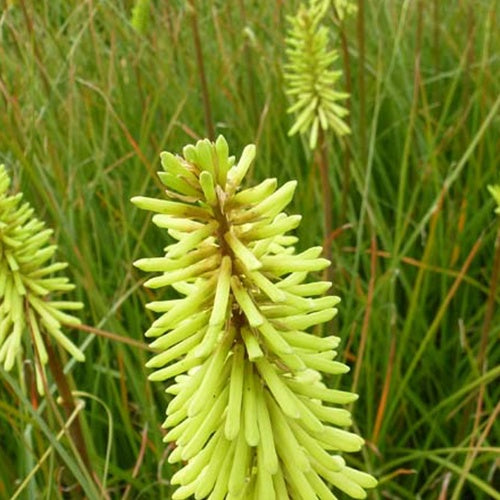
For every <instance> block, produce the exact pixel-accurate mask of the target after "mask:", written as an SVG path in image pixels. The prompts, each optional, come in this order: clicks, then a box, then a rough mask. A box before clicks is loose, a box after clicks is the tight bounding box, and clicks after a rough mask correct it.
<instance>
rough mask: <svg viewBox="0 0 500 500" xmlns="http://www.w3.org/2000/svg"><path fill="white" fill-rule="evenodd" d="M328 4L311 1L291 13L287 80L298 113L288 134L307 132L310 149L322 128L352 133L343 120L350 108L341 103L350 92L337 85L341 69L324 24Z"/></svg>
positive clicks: (313, 146)
mask: <svg viewBox="0 0 500 500" xmlns="http://www.w3.org/2000/svg"><path fill="white" fill-rule="evenodd" d="M327 7H328V3H327V2H325V1H322V2H317V1H316V2H312V3H311V5H310V6H309V7H305V6H301V7H300V9H299V11H298V13H297V14H296V15H295V16H293V17H292V16H289V17H288V21H289V23H290V30H289V32H288V36H287V38H286V43H287V49H286V54H287V56H288V62H287V64H285V81H286V84H287V89H286V93H287V95H288V96H289V97H290V99H291V101H292V105H291V106H290V107H289V108H288V112H289V113H293V114H294V115H295V116H296V118H295V123H294V124H293V126H292V127H291V129H290V130H289V132H288V135H293V134H295V133H297V132H301V133H302V134H308V135H309V147H310V148H311V149H314V148H315V147H316V144H317V142H318V136H319V130H320V129H322V130H324V131H326V130H330V129H331V130H333V131H334V132H335V133H336V134H338V135H345V134H348V133H350V129H349V127H348V126H347V124H346V123H345V122H344V120H343V118H344V117H345V116H346V115H347V109H346V108H344V107H343V106H341V105H340V104H339V103H338V102H339V101H342V100H344V99H346V98H347V97H348V94H346V93H345V92H340V91H338V90H336V89H335V87H336V85H337V82H338V80H339V79H340V77H341V75H342V72H341V71H334V70H332V66H333V64H334V62H335V61H336V60H337V58H338V54H337V51H336V50H330V49H329V48H328V29H327V28H326V27H325V26H322V25H321V21H322V18H323V16H324V14H325V11H326V9H327Z"/></svg>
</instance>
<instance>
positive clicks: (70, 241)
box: [0, 0, 500, 499]
mask: <svg viewBox="0 0 500 500" xmlns="http://www.w3.org/2000/svg"><path fill="white" fill-rule="evenodd" d="M7 4H8V5H6V4H5V3H3V4H2V5H3V7H2V11H1V13H0V102H1V107H0V161H1V162H2V163H5V164H6V165H7V167H8V169H9V170H10V172H11V173H12V174H13V177H14V185H15V188H19V189H22V190H23V191H24V193H25V197H26V199H27V200H29V201H30V202H31V203H32V204H33V205H34V206H35V207H36V212H37V215H38V216H39V217H41V218H43V219H45V220H46V221H47V223H48V224H49V225H50V226H51V227H53V228H55V230H56V239H57V241H58V243H59V246H60V250H59V256H60V257H61V258H65V259H66V260H68V261H69V262H70V264H71V266H70V275H71V276H72V279H73V280H74V282H75V283H76V285H77V291H76V292H75V293H73V294H72V296H73V297H75V299H80V300H82V301H83V302H85V304H86V309H85V312H84V313H83V315H82V319H83V321H84V322H85V324H86V325H90V326H93V327H97V328H99V329H102V330H105V331H107V332H112V333H114V334H117V335H118V336H119V337H121V338H123V339H134V340H135V341H137V342H142V333H143V332H144V331H145V329H146V328H147V325H148V324H150V322H151V321H152V320H153V317H152V315H151V314H150V313H149V312H147V311H145V309H144V303H145V302H146V301H147V300H149V299H151V296H148V295H150V292H147V291H145V290H142V289H141V283H142V281H143V280H144V275H142V274H140V273H139V272H137V271H136V270H134V269H133V267H132V265H131V263H132V261H133V260H135V259H137V258H139V257H142V256H153V255H158V254H159V253H160V251H161V248H162V247H163V246H164V245H165V242H166V238H165V235H164V234H162V233H161V232H160V231H159V230H157V229H155V228H154V227H153V226H152V225H151V224H149V223H148V220H147V218H146V215H145V214H144V213H140V212H139V211H137V210H136V209H135V208H134V207H133V206H132V205H131V204H130V203H129V199H130V197H131V196H133V195H137V194H147V193H149V194H153V195H154V194H157V193H158V186H157V181H156V180H155V177H154V172H155V171H156V169H157V168H158V164H159V162H158V154H159V152H160V151H162V150H169V151H173V152H177V151H179V150H180V148H181V147H182V146H183V145H184V144H186V143H189V142H192V141H193V140H195V139H197V138H201V137H204V136H206V135H207V127H206V124H205V121H204V105H203V99H202V93H201V86H200V80H199V66H200V65H199V61H198V60H197V58H196V53H195V45H194V42H193V32H192V30H191V22H192V19H191V15H192V14H191V13H190V12H191V11H190V10H189V8H188V7H187V6H186V4H185V3H184V2H181V1H172V2H152V5H151V12H150V16H149V24H148V26H147V29H146V32H145V34H144V35H140V34H138V33H137V32H135V31H134V30H133V29H132V27H131V26H130V22H129V19H130V12H131V9H132V6H133V5H132V4H133V2H131V1H125V0H122V1H113V2H112V1H109V0H100V1H99V0H86V1H68V2H66V1H53V0H51V1H49V0H40V1H37V2H30V1H27V0H18V1H10V2H7ZM197 4H198V5H197V7H196V14H197V22H198V26H199V35H200V40H201V48H202V52H203V58H204V67H205V72H206V78H207V88H208V95H209V99H210V103H211V110H212V116H213V122H214V124H215V129H216V132H217V133H223V134H224V135H225V136H226V138H227V139H228V142H229V144H230V146H231V147H232V150H233V152H234V153H235V154H237V155H239V153H240V152H241V150H242V148H243V147H244V145H245V144H247V143H249V142H256V143H257V147H258V156H257V160H256V163H255V167H254V168H253V171H252V173H251V177H252V178H253V180H255V181H258V180H261V179H263V178H265V177H268V176H273V177H277V178H278V179H279V182H280V183H283V182H285V181H287V180H289V179H292V178H296V179H298V180H299V187H298V189H297V194H296V197H295V200H294V202H293V203H292V207H291V210H292V211H293V212H296V213H301V214H303V215H304V218H303V222H302V225H301V227H300V229H299V230H298V234H299V236H300V238H301V243H300V245H301V247H307V246H310V245H313V244H321V243H322V241H323V229H322V227H323V225H322V207H321V186H320V182H319V171H318V167H317V166H316V162H315V161H314V158H313V156H312V155H311V154H310V153H309V152H308V150H307V147H306V142H305V141H303V140H302V139H301V138H300V137H293V138H291V139H290V138H288V137H287V130H288V128H289V127H290V126H291V123H292V118H291V117H289V116H288V115H287V114H286V107H287V105H288V103H287V100H286V98H285V96H284V92H283V74H282V62H283V58H284V36H285V33H286V15H287V14H292V13H294V12H295V9H296V7H297V6H298V2H296V1H288V2H282V1H263V2H250V1H249V0H239V1H238V2H233V1H231V2H230V1H222V0H219V1H216V0H210V1H206V2H197ZM495 4H496V2H495V1H494V0H460V1H458V0H450V1H448V2H445V3H443V2H439V1H437V0H434V1H431V0H429V1H425V2H424V1H422V0H420V1H400V0H397V1H396V0H384V1H375V0H359V12H358V16H353V17H350V18H348V19H347V20H346V21H345V22H344V23H343V24H342V25H338V23H335V21H334V18H333V16H332V17H331V19H329V22H330V23H331V33H332V44H335V45H337V46H339V47H340V46H341V41H342V40H341V37H342V36H343V37H344V42H345V48H346V51H344V52H343V57H341V58H340V60H339V67H342V68H343V69H344V70H345V75H346V81H345V85H346V87H348V88H350V91H351V93H352V98H351V101H350V105H351V108H352V112H351V117H350V120H351V127H352V130H353V133H352V135H351V136H349V137H347V138H346V139H345V140H344V139H343V140H342V141H340V142H339V141H338V140H337V139H335V138H334V137H331V138H330V148H329V161H330V183H331V188H332V190H333V200H334V213H333V219H334V226H335V228H342V231H340V232H335V236H336V237H335V238H334V240H333V245H332V252H333V262H334V276H335V292H336V293H338V294H339V295H340V296H342V298H343V303H342V306H341V309H340V317H339V320H338V323H337V324H336V325H335V328H336V331H337V333H338V334H339V335H340V336H341V337H342V339H343V344H342V346H343V348H344V350H343V352H342V356H343V357H344V359H346V360H347V362H348V363H349V364H352V365H353V367H354V368H353V370H352V371H351V373H350V374H349V375H346V376H344V377H343V378H342V380H341V381H340V386H341V387H343V388H353V389H354V390H356V391H357V392H359V393H360V395H361V397H360V400H359V402H357V403H356V404H355V406H354V407H353V411H354V417H355V422H356V429H357V430H358V431H359V432H360V433H361V434H362V435H363V436H364V437H366V439H367V446H366V448H365V449H364V451H363V453H362V454H359V456H357V457H355V458H352V459H350V460H352V461H353V462H354V463H356V465H359V466H361V467H363V468H365V469H366V470H369V471H370V472H372V473H373V474H374V475H376V476H377V477H378V478H379V479H380V486H379V488H378V489H377V490H376V491H375V492H374V493H370V495H372V496H373V498H403V499H406V498H408V499H413V498H425V499H427V498H440V499H445V498H452V499H462V498H464V499H469V498H470V499H475V498H478V499H481V498H492V497H495V498H499V494H498V493H497V491H496V490H495V478H496V480H497V482H496V486H497V487H498V477H499V475H498V474H499V473H498V465H499V464H498V452H499V451H500V450H499V448H498V438H499V426H498V424H497V425H495V420H496V418H497V415H498V411H499V406H498V401H499V399H500V398H499V396H500V384H498V379H499V375H500V369H499V366H498V360H499V349H498V335H499V331H500V316H499V313H498V310H499V309H498V306H499V303H500V293H499V291H498V289H497V286H496V279H498V278H495V272H496V273H498V267H500V259H498V257H497V260H496V261H495V257H494V256H495V251H497V252H498V248H499V240H500V238H499V236H498V234H499V233H498V227H499V222H498V217H495V216H494V214H493V201H492V200H491V198H490V197H489V195H488V193H487V190H486V186H487V184H489V183H494V182H499V181H500V169H499V160H498V156H499V148H498V146H499V144H498V137H499V134H498V133H499V119H498V116H499V114H498V108H499V97H498V96H499V94H500V92H499V91H500V78H499V74H500V72H499V49H500V45H499V33H500V30H499V29H498V11H496V10H495ZM495 240H496V245H497V246H495ZM496 249H497V250H496ZM495 262H496V264H495ZM495 269H496V271H495ZM497 276H498V274H497ZM72 335H73V336H74V337H75V338H77V339H79V343H80V344H81V345H82V346H83V347H84V348H85V351H86V355H87V361H86V362H85V363H84V364H74V363H72V362H68V363H67V365H66V369H67V372H68V374H69V375H68V376H69V377H70V379H71V380H72V384H73V386H74V388H75V389H77V390H78V391H81V392H80V393H79V398H80V399H81V400H82V401H84V402H85V408H84V409H83V411H82V414H83V416H84V419H83V425H84V436H85V440H86V443H87V446H88V448H89V451H90V454H91V458H92V464H93V467H94V469H95V471H96V474H97V475H98V476H99V477H100V478H101V482H102V483H105V484H104V488H105V490H106V492H107V495H109V497H111V498H169V496H170V494H169V492H170V489H169V483H168V479H169V477H170V476H171V474H172V466H170V465H169V464H168V463H167V462H166V458H167V456H168V453H169V450H168V449H166V448H165V446H164V445H163V444H162V442H161V438H162V431H161V430H160V424H161V422H162V420H163V414H164V409H165V407H166V401H167V397H166V395H165V394H164V392H163V389H164V388H163V387H162V386H161V384H150V383H148V382H147V375H148V371H147V370H146V369H145V368H144V363H145V361H146V359H147V357H148V354H147V352H146V351H145V350H143V349H140V348H139V347H134V346H130V345H127V344H125V343H123V342H120V341H117V340H114V339H110V338H107V337H105V336H103V335H102V334H100V335H94V334H90V333H88V332H77V331H74V332H72ZM31 373H32V365H31V364H29V363H27V364H26V365H25V370H24V378H23V380H24V383H25V384H26V386H27V387H26V388H23V387H22V385H20V384H19V382H17V381H16V380H18V379H17V378H16V377H14V373H12V374H6V373H5V372H4V371H0V439H1V450H2V451H1V453H0V498H9V497H11V495H12V494H13V493H14V491H15V490H16V489H17V488H18V486H19V485H20V483H21V482H22V481H23V479H24V478H26V477H27V476H28V473H29V472H30V471H31V470H33V468H34V467H37V469H36V471H35V474H34V475H33V476H32V478H31V480H28V481H27V482H26V486H24V485H23V488H22V491H21V497H24V498H51V499H52V498H63V497H64V498H66V497H71V496H73V497H75V498H81V497H82V495H83V494H84V493H85V494H86V495H87V496H89V497H91V498H92V497H96V496H97V495H99V494H101V495H102V492H101V493H98V491H97V490H96V486H94V485H93V482H92V480H91V479H90V478H89V477H88V475H87V474H86V472H85V469H84V468H83V467H82V463H81V460H80V457H79V452H78V450H76V449H74V448H72V447H71V445H70V443H69V441H68V439H67V438H66V437H65V436H64V435H60V431H61V428H62V426H63V425H64V419H63V418H61V415H60V414H58V410H57V405H56V404H51V399H50V398H49V399H48V401H45V400H43V399H40V398H38V397H37V396H36V394H33V393H32V392H30V387H31V383H32V382H31ZM336 383H337V380H335V381H332V384H336ZM26 390H27V391H28V393H27V394H28V395H27V396H26V395H24V394H26V392H25V391H26ZM91 395H92V396H91ZM478 401H479V403H478ZM52 403H53V401H52ZM49 447H52V448H51V449H53V450H55V452H51V453H48V454H45V455H44V453H45V451H46V450H47V449H49Z"/></svg>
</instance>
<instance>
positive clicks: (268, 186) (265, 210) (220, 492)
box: [132, 136, 376, 500]
mask: <svg viewBox="0 0 500 500" xmlns="http://www.w3.org/2000/svg"><path fill="white" fill-rule="evenodd" d="M183 154H184V156H174V155H171V154H170V153H163V154H162V164H163V167H164V169H165V173H166V174H167V175H160V179H161V180H162V182H163V183H164V184H165V185H166V187H167V195H169V193H171V190H172V199H173V200H176V199H177V196H180V195H182V196H184V195H188V193H189V197H190V199H191V200H192V201H190V202H187V201H184V202H183V203H180V202H178V201H173V200H160V199H154V198H143V197H136V198H133V199H132V201H133V202H134V203H135V204H136V205H137V206H139V207H140V208H144V209H146V210H150V211H152V212H155V213H156V214H157V215H154V217H153V221H154V222H155V223H156V224H157V225H158V226H160V227H165V228H167V229H168V231H169V232H170V233H171V236H172V237H173V238H174V239H175V240H176V241H174V242H173V243H172V244H170V245H168V246H167V247H166V249H165V255H164V256H163V257H159V258H158V257H155V258H149V259H148V258H146V259H140V260H139V261H137V262H136V266H137V267H139V268H140V269H142V270H145V271H156V272H158V273H159V274H158V275H157V276H155V277H153V278H151V279H149V280H148V281H147V282H146V286H147V287H149V288H155V289H158V288H162V287H165V286H172V287H173V288H174V289H175V290H176V291H177V293H178V295H179V297H178V298H175V299H172V300H162V301H157V302H153V303H151V304H149V305H148V307H149V309H151V310H153V311H156V312H158V313H159V314H160V316H159V317H158V319H157V320H156V321H154V323H153V325H152V326H151V328H150V329H149V330H148V331H147V332H146V336H148V337H149V336H151V337H154V342H153V343H152V344H151V346H152V347H153V348H154V349H155V350H156V351H157V354H156V355H155V356H154V357H153V358H152V359H151V360H150V361H149V363H148V367H151V368H153V369H154V370H155V371H154V372H153V373H152V374H151V376H150V379H151V380H157V381H165V380H167V379H173V382H174V383H173V384H172V385H169V386H168V387H167V392H168V393H170V394H173V395H174V397H173V399H172V400H171V401H170V403H169V405H168V408H167V419H166V421H165V423H164V426H165V427H166V428H167V429H168V432H167V434H166V436H165V441H166V442H174V443H175V444H176V448H175V449H174V451H173V452H172V453H171V454H170V456H169V462H170V463H175V462H179V461H183V462H184V464H183V466H182V468H181V469H180V470H179V471H178V472H177V473H176V474H175V475H174V476H173V478H172V484H174V485H178V488H177V490H176V491H175V492H174V493H173V496H172V498H173V499H183V498H189V497H191V496H193V495H194V497H195V498H197V499H202V498H221V499H222V498H240V499H253V498H259V499H260V498H279V499H282V498H291V499H297V500H299V499H301V498H335V496H334V495H333V493H331V492H330V489H329V488H330V485H331V486H334V487H335V488H337V489H338V490H340V491H343V492H345V493H347V494H348V495H350V496H352V497H353V498H364V497H365V496H366V493H365V489H367V488H373V487H374V486H375V485H376V480H375V479H374V478H373V477H372V476H370V475H369V474H365V473H364V472H359V471H357V470H354V469H351V468H350V467H348V466H347V465H346V462H345V460H344V458H343V457H342V454H343V453H349V452H355V451H359V450H360V448H361V447H362V445H363V439H361V438H360V437H359V436H357V435H356V434H353V433H351V432H349V431H347V430H345V427H348V426H349V425H351V416H350V413H349V412H348V411H347V410H346V409H344V408H339V406H341V405H345V404H348V403H352V402H353V401H355V400H356V399H357V396H356V395H355V394H352V393H350V392H344V391H338V390H334V389H329V388H328V387H327V386H326V385H325V383H324V381H323V373H328V374H335V375H337V374H342V373H345V372H347V371H348V370H349V368H348V367H347V366H346V365H345V364H343V363H341V362H338V361H336V360H334V358H335V357H336V352H335V351H334V349H335V348H336V347H337V346H338V344H339V342H340V339H339V338H338V337H334V336H328V337H324V338H320V337H317V336H315V335H313V334H311V333H308V332H307V330H308V329H309V328H310V327H311V326H313V325H317V324H320V323H324V322H326V321H329V320H330V319H331V318H332V317H333V316H334V315H335V314H336V312H337V309H336V308H335V306H336V305H337V304H338V302H339V301H340V299H339V298H338V297H332V296H327V297H318V295H321V294H322V293H324V292H325V291H326V290H327V289H328V288H329V287H330V286H331V283H329V282H324V281H312V282H308V283H305V280H306V278H307V276H308V273H310V272H314V271H319V270H322V269H324V268H325V267H326V266H328V265H329V261H327V260H326V259H323V258H320V257H319V255H320V253H321V248H320V247H314V248H310V249H308V250H306V251H304V252H302V253H300V254H297V253H296V252H295V248H294V247H293V245H294V243H295V242H296V238H295V237H292V236H290V235H288V234H287V233H288V232H289V231H291V230H293V229H294V228H296V227H297V225H298V224H299V223H300V217H297V216H293V215H292V216H289V215H287V214H285V213H284V212H283V210H284V209H285V207H286V206H287V205H288V204H289V203H290V201H291V199H292V196H293V192H294V190H295V188H296V183H295V182H289V183H287V184H285V185H284V186H283V187H281V188H279V189H278V188H277V183H276V181H275V180H274V179H271V180H267V181H264V182H262V183H261V184H259V185H257V186H255V187H250V188H247V189H242V186H241V183H242V181H243V179H244V176H245V174H246V173H247V172H248V169H249V168H250V166H251V163H252V162H253V160H254V157H255V147H254V146H253V145H252V146H247V147H246V148H245V150H244V151H243V154H242V157H241V159H240V160H239V161H238V162H236V163H235V164H234V166H232V163H233V162H232V161H230V160H229V156H228V146H227V143H226V141H225V139H224V138H223V137H222V136H220V137H219V138H218V139H217V141H216V142H215V143H212V142H209V141H207V140H203V141H199V142H198V143H196V144H195V145H190V146H186V147H185V148H184V150H183ZM162 174H163V173H162ZM187 186H189V187H187ZM160 218H161V219H160ZM339 427H341V428H339Z"/></svg>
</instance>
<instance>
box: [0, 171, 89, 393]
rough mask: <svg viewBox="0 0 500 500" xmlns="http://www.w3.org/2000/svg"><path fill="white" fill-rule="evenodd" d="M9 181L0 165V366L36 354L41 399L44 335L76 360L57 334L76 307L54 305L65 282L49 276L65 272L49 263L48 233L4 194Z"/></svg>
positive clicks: (17, 199)
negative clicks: (24, 353)
mask: <svg viewBox="0 0 500 500" xmlns="http://www.w3.org/2000/svg"><path fill="white" fill-rule="evenodd" d="M9 188H10V178H9V176H8V174H7V170H6V169H5V167H4V166H3V165H0V363H2V364H3V366H4V368H5V370H7V371H8V370H11V369H12V368H13V366H14V364H15V362H16V361H18V360H19V359H20V357H21V356H22V354H23V351H24V350H27V351H28V352H31V353H33V350H35V351H36V353H37V355H38V359H39V361H40V363H39V364H38V363H37V364H36V373H37V377H36V381H37V387H38V390H39V392H40V393H41V394H43V384H42V379H41V372H40V370H43V367H44V366H45V365H46V363H47V362H48V354H47V350H46V347H45V340H44V339H45V334H48V335H50V336H51V337H52V338H53V339H54V340H55V341H56V342H57V343H59V344H60V345H61V346H62V347H63V348H64V349H66V350H67V351H68V352H69V353H70V354H71V355H72V356H73V357H74V358H75V359H76V360H78V361H83V360H84V359H85V357H84V355H83V353H82V351H81V350H80V349H79V348H78V347H77V346H76V345H75V344H74V343H73V342H72V341H71V340H70V339H69V338H68V337H66V336H65V335H64V334H63V333H62V326H63V325H74V324H79V323H80V320H79V319H78V318H76V317H74V316H73V315H71V314H69V313H68V312H65V311H74V310H78V309H81V308H82V307H83V304H82V303H81V302H69V301H55V300H52V294H53V293H58V292H66V291H69V290H73V288H74V285H73V284H71V283H70V282H69V279H68V278H65V277H59V276H56V277H54V276H53V273H55V272H57V271H61V270H62V269H65V268H66V267H67V264H66V263H64V262H54V263H50V261H51V259H52V257H53V255H54V253H55V251H56V250H57V246H56V245H50V244H49V240H50V238H51V236H52V232H53V231H52V230H51V229H46V228H45V224H44V223H43V222H42V221H40V220H38V219H36V218H35V217H33V213H34V210H33V208H31V207H30V205H29V203H22V194H21V193H19V194H16V195H10V194H9Z"/></svg>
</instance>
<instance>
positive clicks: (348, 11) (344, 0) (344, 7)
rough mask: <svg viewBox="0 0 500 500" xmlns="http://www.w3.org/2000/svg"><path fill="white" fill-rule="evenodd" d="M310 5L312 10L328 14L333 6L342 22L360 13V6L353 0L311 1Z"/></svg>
mask: <svg viewBox="0 0 500 500" xmlns="http://www.w3.org/2000/svg"><path fill="white" fill-rule="evenodd" d="M310 5H311V7H312V8H315V9H320V10H321V11H322V12H326V11H327V10H328V8H329V7H330V5H331V6H333V8H334V9H335V13H336V14H337V16H338V18H339V19H340V20H341V21H343V20H344V19H345V18H346V17H348V16H351V15H353V14H355V13H356V12H357V11H358V6H357V5H356V3H355V2H354V1H353V0H311V1H310Z"/></svg>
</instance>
